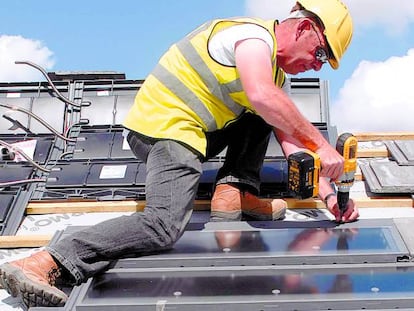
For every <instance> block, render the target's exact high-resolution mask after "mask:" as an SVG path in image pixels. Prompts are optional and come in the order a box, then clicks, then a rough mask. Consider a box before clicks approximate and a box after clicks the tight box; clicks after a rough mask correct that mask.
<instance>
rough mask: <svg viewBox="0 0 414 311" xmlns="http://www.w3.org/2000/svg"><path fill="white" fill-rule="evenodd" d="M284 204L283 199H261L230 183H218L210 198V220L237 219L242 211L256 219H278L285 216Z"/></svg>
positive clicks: (239, 218)
mask: <svg viewBox="0 0 414 311" xmlns="http://www.w3.org/2000/svg"><path fill="white" fill-rule="evenodd" d="M286 206H287V204H286V202H285V201H284V200H281V199H275V200H273V201H267V200H261V199H259V198H258V197H257V196H255V195H253V194H251V193H249V192H241V191H240V190H239V189H238V188H236V187H234V186H232V185H229V184H220V185H217V187H216V190H215V192H214V195H213V198H212V199H211V214H210V221H238V220H241V217H242V212H243V213H244V214H246V215H248V216H250V217H252V218H254V219H258V220H279V219H283V218H285V213H286Z"/></svg>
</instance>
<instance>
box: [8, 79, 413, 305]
mask: <svg viewBox="0 0 414 311" xmlns="http://www.w3.org/2000/svg"><path fill="white" fill-rule="evenodd" d="M85 74H86V75H87V78H85V77H86V76H85ZM63 76H65V77H66V78H62V79H57V78H53V79H52V80H56V81H54V82H53V86H54V87H52V86H51V85H50V84H49V83H47V82H42V81H40V82H21V83H2V84H0V115H4V116H5V120H7V121H2V122H1V123H0V140H1V141H2V142H5V143H6V144H13V146H15V147H16V146H18V148H21V149H22V150H24V151H25V152H26V153H27V155H28V156H29V159H27V158H25V157H23V158H21V160H20V161H19V162H15V161H13V160H12V157H13V155H10V154H9V153H10V149H8V148H4V146H3V149H2V160H1V161H0V183H1V187H2V191H1V192H0V202H1V206H2V209H1V211H0V224H1V227H0V232H1V234H2V235H3V236H2V238H3V239H2V240H1V245H2V246H3V248H2V249H0V262H4V261H10V260H12V259H17V258H19V257H21V256H26V255H27V254H30V253H31V252H34V251H36V250H37V249H38V247H42V246H44V245H46V244H47V243H54V242H56V241H57V240H59V239H60V238H61V237H62V236H64V235H66V234H69V233H70V232H73V230H78V229H79V228H81V227H83V226H89V225H93V224H94V223H97V222H100V221H103V220H105V219H109V218H113V217H117V216H119V215H125V214H130V213H132V212H134V211H137V210H142V209H143V208H144V206H145V170H144V169H143V168H144V164H143V163H141V162H140V161H138V160H136V159H135V157H134V156H133V154H132V153H131V151H130V150H129V149H128V148H127V145H126V144H125V141H124V139H123V136H122V130H123V129H122V127H121V126H120V124H121V122H122V120H123V118H124V116H125V114H126V113H127V111H128V109H129V106H130V105H131V103H132V102H133V98H134V96H135V93H136V91H137V89H139V87H140V85H141V84H142V80H127V79H125V78H124V77H123V76H122V74H121V75H119V74H115V75H113V76H108V75H107V73H105V75H104V76H102V75H100V73H99V72H94V73H92V74H91V75H89V73H79V72H78V73H65V74H64V75H63ZM48 77H56V75H55V76H54V75H48ZM289 83H290V93H291V95H292V97H293V99H294V101H295V103H296V104H297V105H298V107H299V108H300V110H301V111H302V112H303V114H304V115H305V116H307V117H308V119H309V120H310V121H311V122H312V123H313V124H314V125H315V126H317V127H318V129H319V130H320V131H321V132H322V133H323V135H324V136H325V137H326V138H327V139H328V140H329V141H330V142H332V143H334V142H335V140H336V137H337V133H336V128H335V127H334V126H332V125H331V124H330V120H329V96H328V85H327V83H326V81H320V80H318V79H291V80H289ZM62 97H63V98H62ZM97 110H99V114H97V113H96V111H97ZM51 111H53V113H50V112H51ZM36 116H39V117H41V120H38V119H37V118H36ZM42 122H43V123H46V124H47V125H45V124H42ZM58 134H59V135H60V136H59V135H58ZM377 136H378V137H376V136H375V135H373V134H372V133H371V134H369V135H366V134H363V133H360V134H359V135H358V134H357V137H358V139H359V150H358V156H359V160H358V163H359V169H360V170H359V171H358V173H357V176H356V177H357V178H356V179H357V181H356V182H355V183H354V186H353V187H352V190H351V196H352V197H353V198H354V199H355V200H356V201H357V202H358V205H359V206H360V212H361V218H360V220H359V221H358V222H355V223H351V224H341V225H337V224H335V223H333V222H332V217H331V215H329V213H328V212H327V211H326V210H325V209H324V208H323V203H322V202H320V201H319V200H317V199H308V200H304V201H298V200H295V199H288V205H289V210H288V212H287V217H286V219H285V220H284V221H278V222H258V221H251V220H246V221H243V222H238V223H209V222H208V218H209V199H210V197H211V193H212V183H213V182H214V177H215V173H216V171H217V169H218V168H219V167H220V166H221V164H222V161H223V156H224V154H220V155H218V156H217V157H216V158H214V159H212V160H211V161H208V162H207V163H205V164H204V173H203V176H202V182H201V185H200V188H199V192H198V193H197V201H196V204H195V212H194V214H193V217H192V219H191V221H190V224H189V226H188V227H187V230H186V232H185V233H184V235H183V238H182V239H180V240H179V241H178V242H177V244H176V246H175V248H174V250H172V251H170V252H166V253H162V254H156V255H151V256H146V257H141V258H129V259H123V260H120V261H119V262H118V263H117V264H116V266H115V267H114V268H112V269H111V270H109V271H108V272H107V273H105V274H103V275H101V276H99V277H96V278H94V279H92V280H90V282H88V283H86V284H84V285H82V286H81V287H79V288H75V289H74V290H72V289H71V288H67V289H66V291H68V293H69V294H70V303H67V305H66V307H65V308H64V309H65V310H78V309H82V310H88V308H89V309H92V308H99V310H111V308H114V307H117V308H118V307H119V306H121V305H122V306H124V308H123V309H126V308H130V309H131V310H141V309H142V310H148V308H152V309H153V308H156V310H171V308H175V307H176V308H178V309H179V310H339V309H340V310H345V309H347V310H361V309H362V308H365V309H371V310H380V309H384V310H386V309H387V310H388V309H395V308H396V307H398V308H399V310H404V308H405V309H406V310H410V308H411V307H412V306H414V304H413V302H414V283H413V280H414V278H413V273H414V266H413V264H412V258H413V251H414V244H413V243H414V242H413V237H412V233H411V226H412V222H413V221H414V218H413V217H414V212H413V210H412V206H413V203H412V197H411V193H412V192H413V191H412V187H413V183H414V182H412V181H411V178H412V177H411V176H413V175H412V174H411V170H412V155H411V150H412V147H411V142H410V141H411V140H412V139H413V137H414V136H412V135H411V134H410V133H397V134H396V133H394V134H393V135H391V134H390V133H388V134H387V133H383V134H382V135H377ZM384 141H385V142H384ZM8 152H9V153H8ZM30 159H33V160H30ZM394 159H397V161H394ZM286 170H287V168H286V160H285V159H284V157H283V153H282V152H281V149H280V146H279V145H278V144H277V143H276V141H275V140H274V139H273V140H272V141H271V143H270V146H269V149H268V152H267V154H266V161H265V166H264V169H263V171H262V177H263V181H264V183H263V187H262V188H263V189H262V196H263V197H268V198H270V197H274V196H280V195H283V194H285V193H284V192H285V191H286V178H287V176H286ZM384 196H385V197H384ZM235 235H236V236H238V240H237V243H236V244H234V245H226V244H223V241H225V240H226V239H227V238H228V237H230V238H234V236H235ZM221 238H224V239H221ZM220 241H221V242H220ZM305 246H306V248H305ZM137 284H139V286H138V285H137ZM292 284H293V285H292ZM390 284H392V286H390ZM115 289H117V290H115ZM0 297H2V298H3V299H2V300H1V302H0V306H1V308H2V310H8V309H10V310H12V309H13V310H16V308H17V309H19V307H18V306H17V305H16V304H17V300H14V299H12V298H10V297H8V295H7V293H6V292H5V291H1V290H0ZM77 308H78V309H77ZM48 310H50V308H49V309H48ZM59 310H61V309H59ZM411 310H413V309H411Z"/></svg>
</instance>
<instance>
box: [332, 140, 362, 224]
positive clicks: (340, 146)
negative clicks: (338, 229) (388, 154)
mask: <svg viewBox="0 0 414 311" xmlns="http://www.w3.org/2000/svg"><path fill="white" fill-rule="evenodd" d="M357 147H358V140H357V139H356V137H355V136H354V135H352V134H351V133H344V134H342V135H340V136H339V137H338V140H337V142H336V150H337V151H338V152H339V154H340V155H342V156H343V158H344V160H345V162H344V172H343V174H342V176H341V177H340V178H339V179H338V180H336V181H335V184H336V187H337V190H338V192H337V197H338V207H339V213H340V217H341V218H342V216H343V214H344V213H345V212H346V209H347V205H348V201H349V190H350V189H351V187H352V185H353V184H354V176H355V171H356V168H357Z"/></svg>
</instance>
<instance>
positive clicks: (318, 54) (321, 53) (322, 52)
mask: <svg viewBox="0 0 414 311" xmlns="http://www.w3.org/2000/svg"><path fill="white" fill-rule="evenodd" d="M311 26H312V28H313V31H314V32H315V33H316V36H317V37H318V40H319V46H318V47H317V48H316V50H315V58H316V60H318V61H320V62H321V63H322V64H325V63H327V62H328V60H329V53H328V52H327V51H326V49H325V48H323V44H322V40H321V38H320V37H319V34H318V32H317V31H316V29H315V26H314V25H313V24H311Z"/></svg>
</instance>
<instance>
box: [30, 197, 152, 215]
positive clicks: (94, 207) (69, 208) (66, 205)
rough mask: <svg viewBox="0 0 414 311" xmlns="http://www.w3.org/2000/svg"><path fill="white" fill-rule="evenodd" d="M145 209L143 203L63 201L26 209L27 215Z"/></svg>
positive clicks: (32, 203) (129, 201) (34, 205)
mask: <svg viewBox="0 0 414 311" xmlns="http://www.w3.org/2000/svg"><path fill="white" fill-rule="evenodd" d="M144 207H145V202H144V201H132V200H127V201H92V202H91V201H85V202H82V201H75V202H73V201H63V202H44V201H43V202H30V203H29V204H28V205H27V208H26V214H28V215H42V214H61V213H106V212H139V211H142V210H143V209H144Z"/></svg>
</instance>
